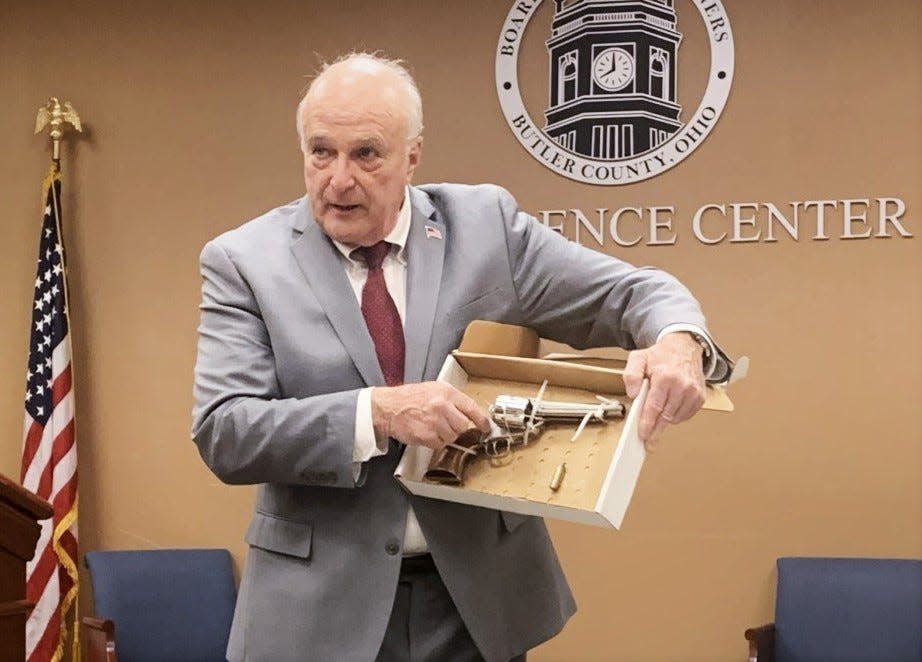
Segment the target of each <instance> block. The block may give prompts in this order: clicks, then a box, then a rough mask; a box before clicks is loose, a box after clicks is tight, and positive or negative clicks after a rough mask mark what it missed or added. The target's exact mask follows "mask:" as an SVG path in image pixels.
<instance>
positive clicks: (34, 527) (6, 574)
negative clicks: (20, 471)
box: [0, 474, 53, 660]
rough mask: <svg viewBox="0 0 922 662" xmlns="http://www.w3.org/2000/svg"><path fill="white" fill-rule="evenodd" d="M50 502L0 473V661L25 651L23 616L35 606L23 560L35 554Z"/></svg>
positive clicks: (24, 620)
mask: <svg viewBox="0 0 922 662" xmlns="http://www.w3.org/2000/svg"><path fill="white" fill-rule="evenodd" d="M52 512H53V511H52V509H51V505H50V504H49V503H48V502H47V501H45V500H44V499H40V498H38V497H37V496H35V495H34V494H32V493H31V492H29V491H28V490H26V489H25V488H23V487H20V486H19V485H17V484H16V483H14V482H13V481H11V480H10V479H8V478H7V477H6V476H4V475H3V474H0V660H22V659H24V658H25V654H26V619H27V618H28V617H29V612H30V611H32V608H33V607H34V606H35V605H34V604H32V603H31V602H29V601H27V600H26V562H27V561H29V560H31V559H32V557H33V556H34V555H35V544H36V543H37V542H38V536H39V532H40V531H41V527H39V525H38V520H43V519H48V518H49V517H51V515H52Z"/></svg>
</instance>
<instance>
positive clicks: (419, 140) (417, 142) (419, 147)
mask: <svg viewBox="0 0 922 662" xmlns="http://www.w3.org/2000/svg"><path fill="white" fill-rule="evenodd" d="M422 156H423V137H422V136H418V137H416V138H414V139H413V140H412V142H411V143H410V148H409V150H408V152H407V184H409V183H410V181H411V180H412V179H413V171H414V170H416V166H418V165H419V162H420V159H422Z"/></svg>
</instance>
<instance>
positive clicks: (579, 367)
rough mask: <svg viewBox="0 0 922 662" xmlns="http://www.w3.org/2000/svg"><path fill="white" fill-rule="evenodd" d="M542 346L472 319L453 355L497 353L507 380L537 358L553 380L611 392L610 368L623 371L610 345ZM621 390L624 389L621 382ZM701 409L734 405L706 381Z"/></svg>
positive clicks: (510, 327) (531, 334) (534, 337)
mask: <svg viewBox="0 0 922 662" xmlns="http://www.w3.org/2000/svg"><path fill="white" fill-rule="evenodd" d="M541 346H542V340H541V338H539V337H538V334H537V333H535V331H534V330H533V329H529V328H527V327H524V326H516V325H514V324H503V323H500V322H488V321H484V320H475V321H473V322H471V323H470V324H468V326H467V329H465V331H464V336H463V337H462V338H461V344H460V345H459V347H458V349H456V350H454V351H453V352H452V354H453V355H455V356H458V357H463V360H464V361H475V362H476V360H477V357H478V356H483V357H487V356H489V357H490V360H491V361H495V360H496V357H497V356H500V357H502V358H501V360H503V361H505V362H507V363H508V369H509V371H510V372H509V375H510V379H521V374H522V373H523V371H524V372H528V373H530V372H531V371H532V370H533V369H534V365H535V361H538V362H539V365H541V367H542V369H543V370H545V371H547V372H548V373H549V374H553V375H554V381H555V382H557V383H560V384H562V385H566V384H567V383H569V382H570V381H571V379H570V377H574V378H575V377H577V376H578V378H579V381H580V382H581V383H591V384H594V386H593V388H596V390H598V391H599V392H600V393H603V392H611V376H610V374H611V373H610V371H612V370H614V371H615V372H617V373H618V374H619V375H620V374H623V373H624V359H621V358H618V357H617V356H616V355H614V354H613V353H611V352H607V351H606V350H608V349H611V348H603V349H602V350H586V351H580V350H572V351H568V352H553V353H551V354H548V355H546V356H544V357H539V352H540V350H541ZM520 359H530V360H527V361H523V360H520ZM593 373H595V375H593ZM587 379H588V380H589V381H588V382H587ZM615 392H618V391H617V390H616V391H615ZM620 392H621V393H623V392H624V391H623V385H622V390H621V391H620ZM702 409H707V410H710V411H733V409H734V407H733V402H732V401H731V400H730V397H729V396H728V395H727V392H726V390H725V389H724V388H723V387H721V386H714V385H711V384H708V387H707V394H706V395H705V400H704V405H702Z"/></svg>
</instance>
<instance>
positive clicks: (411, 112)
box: [295, 52, 423, 151]
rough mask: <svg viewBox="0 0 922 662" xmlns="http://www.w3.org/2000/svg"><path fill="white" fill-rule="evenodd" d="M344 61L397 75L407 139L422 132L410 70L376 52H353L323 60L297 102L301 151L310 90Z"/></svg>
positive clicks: (419, 106)
mask: <svg viewBox="0 0 922 662" xmlns="http://www.w3.org/2000/svg"><path fill="white" fill-rule="evenodd" d="M344 62H362V63H369V64H375V65H378V66H380V67H383V68H384V69H386V70H388V71H390V72H391V73H393V74H394V75H396V76H397V80H398V81H400V87H401V88H402V90H401V92H402V93H403V96H404V104H403V105H404V107H405V108H404V109H405V111H406V120H407V141H408V142H409V141H412V140H415V139H416V138H418V137H419V136H421V135H422V133H423V100H422V97H420V95H419V88H418V87H417V86H416V81H415V80H413V76H411V75H410V72H409V71H407V69H406V67H404V66H403V61H402V60H391V59H388V58H385V57H382V56H380V55H378V54H376V53H363V52H353V53H348V54H346V55H342V56H340V57H339V58H337V59H336V60H335V61H333V62H324V63H323V66H322V67H321V69H320V73H318V74H317V75H316V76H315V77H314V80H312V81H311V84H310V85H309V86H308V88H307V92H305V93H304V96H303V97H302V98H301V102H300V103H299V104H298V110H297V112H296V113H295V126H296V128H297V130H298V140H299V142H300V144H301V149H302V151H303V150H304V126H303V124H302V118H303V117H304V112H305V110H306V109H307V106H308V99H309V98H310V96H311V92H312V91H313V89H314V86H316V85H317V83H318V82H319V81H320V80H322V79H323V77H324V75H325V74H326V72H327V71H328V70H329V69H330V67H332V66H334V65H337V64H342V63H344Z"/></svg>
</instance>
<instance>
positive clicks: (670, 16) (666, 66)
mask: <svg viewBox="0 0 922 662" xmlns="http://www.w3.org/2000/svg"><path fill="white" fill-rule="evenodd" d="M681 40H682V35H681V33H679V32H678V31H677V30H676V13H675V8H674V6H673V0H604V1H599V0H575V1H574V2H570V3H567V2H566V1H565V0H554V19H553V22H552V24H551V38H550V39H548V40H547V50H548V54H549V55H550V72H549V73H550V76H549V79H550V90H549V92H550V95H549V97H550V99H549V105H548V108H547V110H546V111H545V114H544V115H545V119H546V125H545V127H544V133H545V134H547V135H548V136H549V137H550V138H552V139H553V140H555V141H556V142H557V143H558V144H559V145H560V146H561V147H563V148H565V149H567V150H569V151H572V152H576V153H578V154H582V155H583V156H588V157H591V158H597V159H624V158H629V157H631V156H634V155H636V154H641V153H643V152H647V151H650V150H652V149H655V148H656V147H658V146H659V145H661V144H662V143H664V142H666V141H667V140H668V139H669V138H670V137H671V136H672V135H673V134H675V133H676V132H677V131H678V130H679V129H681V128H682V126H683V124H682V122H681V121H680V120H679V114H680V112H681V110H682V108H681V107H680V106H679V104H678V103H676V71H677V68H676V54H677V51H678V48H679V43H680V42H681Z"/></svg>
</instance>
